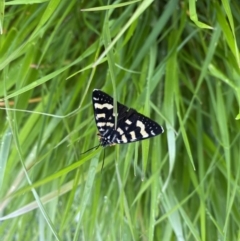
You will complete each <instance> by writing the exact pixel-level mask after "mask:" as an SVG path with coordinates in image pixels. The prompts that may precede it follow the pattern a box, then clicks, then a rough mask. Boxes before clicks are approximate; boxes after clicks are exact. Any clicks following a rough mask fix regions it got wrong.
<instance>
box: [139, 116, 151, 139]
mask: <svg viewBox="0 0 240 241" xmlns="http://www.w3.org/2000/svg"><path fill="white" fill-rule="evenodd" d="M136 126H138V127H140V133H141V135H142V137H144V138H145V137H148V136H149V135H148V133H147V132H146V131H145V125H144V124H143V123H142V122H141V121H139V120H137V124H136Z"/></svg>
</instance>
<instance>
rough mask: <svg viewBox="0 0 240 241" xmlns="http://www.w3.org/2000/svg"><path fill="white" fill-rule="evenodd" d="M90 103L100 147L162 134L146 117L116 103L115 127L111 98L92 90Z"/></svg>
mask: <svg viewBox="0 0 240 241" xmlns="http://www.w3.org/2000/svg"><path fill="white" fill-rule="evenodd" d="M92 102H93V109H94V116H95V121H96V125H97V128H98V131H99V134H98V135H99V137H100V146H103V147H105V146H110V145H115V144H123V143H130V142H135V141H141V140H144V139H148V138H151V137H154V136H157V135H159V134H162V133H163V132H164V130H163V127H162V126H160V125H159V124H157V123H156V122H155V121H153V120H151V119H149V118H148V117H146V116H144V115H142V114H140V113H138V112H137V111H136V110H134V109H132V108H128V107H126V106H125V105H123V104H120V103H119V102H117V122H116V123H117V125H116V127H115V114H114V111H113V98H112V97H111V96H109V95H108V94H106V93H104V92H102V91H101V90H97V89H94V90H93V93H92Z"/></svg>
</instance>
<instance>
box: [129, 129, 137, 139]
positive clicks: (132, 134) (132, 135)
mask: <svg viewBox="0 0 240 241" xmlns="http://www.w3.org/2000/svg"><path fill="white" fill-rule="evenodd" d="M129 134H130V135H131V138H132V139H131V141H134V140H136V135H135V131H131V132H130V133H129Z"/></svg>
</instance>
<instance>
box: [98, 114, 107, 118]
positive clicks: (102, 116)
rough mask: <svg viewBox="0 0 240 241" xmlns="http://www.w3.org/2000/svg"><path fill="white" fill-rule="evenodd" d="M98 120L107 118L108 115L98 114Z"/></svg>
mask: <svg viewBox="0 0 240 241" xmlns="http://www.w3.org/2000/svg"><path fill="white" fill-rule="evenodd" d="M96 118H97V119H98V118H106V114H105V113H101V114H97V115H96Z"/></svg>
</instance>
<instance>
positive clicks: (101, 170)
mask: <svg viewBox="0 0 240 241" xmlns="http://www.w3.org/2000/svg"><path fill="white" fill-rule="evenodd" d="M104 160H105V148H104V149H103V163H102V168H101V172H102V170H103V167H104Z"/></svg>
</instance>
